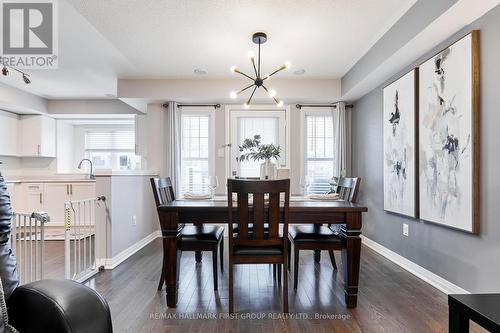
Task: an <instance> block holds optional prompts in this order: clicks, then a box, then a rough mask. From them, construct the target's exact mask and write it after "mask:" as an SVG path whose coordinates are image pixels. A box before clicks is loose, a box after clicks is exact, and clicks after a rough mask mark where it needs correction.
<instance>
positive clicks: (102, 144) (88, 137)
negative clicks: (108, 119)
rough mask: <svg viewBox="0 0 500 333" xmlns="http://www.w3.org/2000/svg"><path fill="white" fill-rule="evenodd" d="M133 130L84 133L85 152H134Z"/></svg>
mask: <svg viewBox="0 0 500 333" xmlns="http://www.w3.org/2000/svg"><path fill="white" fill-rule="evenodd" d="M134 149H135V133H134V131H133V130H111V131H105V130H91V131H87V132H86V133H85V150H95V151H98V150H106V151H114V150H134Z"/></svg>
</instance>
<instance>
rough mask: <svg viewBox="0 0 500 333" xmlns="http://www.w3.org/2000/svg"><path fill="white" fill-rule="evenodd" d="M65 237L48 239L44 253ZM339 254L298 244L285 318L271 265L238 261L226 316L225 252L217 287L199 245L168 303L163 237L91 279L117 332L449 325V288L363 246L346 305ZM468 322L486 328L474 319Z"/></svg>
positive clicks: (436, 328) (442, 328)
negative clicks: (351, 304) (353, 304)
mask: <svg viewBox="0 0 500 333" xmlns="http://www.w3.org/2000/svg"><path fill="white" fill-rule="evenodd" d="M62 243H63V242H59V243H56V244H53V245H52V246H51V247H49V248H50V250H48V251H47V255H49V253H50V252H52V251H56V250H57V248H58V247H59V244H62ZM226 245H227V242H226ZM57 253H59V251H57ZM226 253H227V252H226ZM336 256H337V263H338V265H339V272H335V271H333V269H332V266H331V263H330V259H329V257H328V254H327V253H326V252H323V253H322V258H321V263H320V264H315V263H314V260H313V253H312V251H302V252H301V258H300V268H299V285H298V290H297V292H294V291H293V290H290V293H289V306H290V318H288V319H286V320H285V319H283V318H281V316H283V315H282V314H281V300H282V297H281V294H280V290H281V288H280V287H279V286H278V285H277V284H275V282H274V281H273V272H272V267H271V266H269V265H244V266H243V265H241V266H236V268H235V276H234V281H235V289H234V293H235V310H236V311H237V312H238V313H237V314H235V316H237V317H235V318H237V319H238V320H230V319H228V314H227V308H228V289H227V277H228V274H227V269H228V266H227V257H226V258H225V259H226V262H225V271H224V272H223V273H220V274H219V292H218V293H217V292H214V291H213V283H212V265H211V260H212V258H211V254H210V253H204V255H203V262H202V264H198V265H197V264H196V263H195V259H194V252H185V253H184V254H183V256H182V262H181V275H180V276H181V278H180V288H179V291H180V294H179V303H178V307H177V309H168V308H167V307H166V299H165V289H163V290H162V291H161V292H158V291H156V287H157V284H158V278H159V274H160V267H161V242H160V240H159V239H157V240H155V241H154V242H152V243H150V244H149V245H147V246H146V247H145V248H143V249H142V250H141V251H139V252H138V253H136V254H135V255H134V256H132V257H131V258H129V259H128V260H126V261H125V262H123V263H122V264H121V265H119V266H118V267H116V268H115V269H114V270H106V271H103V272H101V273H99V274H98V275H96V276H95V277H94V278H92V279H90V280H89V281H88V282H87V283H86V284H87V285H89V286H91V287H92V288H95V289H96V290H98V291H99V292H100V293H102V295H103V296H104V297H105V298H106V299H107V300H108V302H109V305H110V308H111V314H112V317H113V325H114V331H115V332H183V333H184V332H391V333H392V332H419V333H420V332H447V326H448V305H447V296H446V295H445V294H443V293H442V292H440V291H439V290H437V289H435V288H433V287H431V286H430V285H428V284H427V283H425V282H423V281H422V280H420V279H418V278H416V277H415V276H413V275H412V274H410V273H408V272H407V271H405V270H404V269H402V268H400V267H399V266H397V265H395V264H393V263H392V262H390V261H389V260H387V259H385V258H383V257H382V256H380V255H379V254H377V253H375V252H373V251H372V250H370V249H369V248H367V247H364V246H363V248H362V254H361V260H362V262H361V272H360V274H361V275H360V294H359V298H358V307H357V308H355V309H346V308H345V306H344V295H343V289H342V288H343V287H342V286H343V284H342V270H343V267H342V264H341V263H342V260H340V256H339V253H338V252H336ZM60 260H61V259H57V258H56V256H54V257H53V258H52V265H53V266H52V268H54V269H55V271H54V272H52V273H50V274H54V275H55V274H56V273H57V271H58V268H56V267H58V266H59V262H60ZM61 269H62V266H61ZM290 279H291V277H290ZM290 281H291V280H290ZM196 316H201V317H199V318H198V319H196ZM207 318H208V320H206V319H207ZM471 328H472V330H471V331H473V332H484V331H482V330H481V329H479V328H478V326H477V325H474V324H473V325H472V326H471Z"/></svg>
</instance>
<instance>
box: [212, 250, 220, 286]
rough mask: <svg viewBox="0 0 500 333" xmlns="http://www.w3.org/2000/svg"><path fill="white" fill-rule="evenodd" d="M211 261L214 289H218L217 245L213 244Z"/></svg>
mask: <svg viewBox="0 0 500 333" xmlns="http://www.w3.org/2000/svg"><path fill="white" fill-rule="evenodd" d="M212 263H213V271H214V272H213V275H214V290H215V291H217V290H219V288H218V278H217V245H215V246H214V248H213V250H212Z"/></svg>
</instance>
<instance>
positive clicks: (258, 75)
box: [257, 38, 260, 78]
mask: <svg viewBox="0 0 500 333" xmlns="http://www.w3.org/2000/svg"><path fill="white" fill-rule="evenodd" d="M258 61H259V71H258V74H257V77H258V78H260V38H259V59H258Z"/></svg>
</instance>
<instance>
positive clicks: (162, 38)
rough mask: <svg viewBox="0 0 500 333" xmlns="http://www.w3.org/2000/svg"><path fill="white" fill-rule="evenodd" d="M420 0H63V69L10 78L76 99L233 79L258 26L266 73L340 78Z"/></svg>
mask: <svg viewBox="0 0 500 333" xmlns="http://www.w3.org/2000/svg"><path fill="white" fill-rule="evenodd" d="M415 1H416V0H308V1H305V0H273V1H269V0H203V1H200V0H178V1H171V0H170V1H161V0H142V1H139V0H106V1H102V0H62V1H59V20H60V21H59V69H56V70H32V71H30V74H32V82H33V83H32V84H31V85H28V86H26V85H24V84H23V83H22V81H21V80H20V78H17V77H14V75H11V76H10V77H8V78H2V79H1V80H0V82H4V83H7V84H10V85H13V86H16V87H18V88H21V89H23V90H26V91H29V92H32V93H35V94H37V95H40V96H42V97H46V98H49V99H58V98H65V99H67V98H113V97H114V95H115V94H116V82H117V79H118V78H141V79H153V78H198V77H201V78H229V77H231V76H234V75H235V74H232V73H230V71H229V67H230V66H231V65H237V66H239V67H240V68H241V69H242V70H243V71H247V72H251V69H252V68H251V65H250V62H249V61H248V59H247V51H249V50H251V49H254V50H256V48H255V45H254V44H252V42H251V35H252V34H253V33H254V32H256V31H264V32H266V33H267V34H268V42H267V43H266V44H265V45H264V46H263V49H262V52H263V68H264V72H267V71H270V70H273V69H274V68H276V67H278V66H279V65H280V64H282V63H283V62H284V61H285V60H288V61H291V62H292V69H291V70H289V71H288V72H287V73H283V76H285V77H286V76H288V77H290V78H297V79H299V78H309V79H311V78H323V79H324V78H329V79H330V78H331V79H339V78H341V77H342V76H343V75H344V74H345V73H346V72H347V71H348V70H349V69H350V68H351V67H352V66H353V65H354V64H355V63H356V61H357V60H359V58H360V57H361V56H362V55H363V54H365V53H366V51H368V50H369V48H370V47H371V46H372V45H373V44H374V43H375V42H376V41H377V40H378V39H379V38H380V37H381V36H382V35H383V34H384V33H385V32H386V31H387V30H388V29H389V28H390V27H391V26H392V25H393V24H394V23H395V22H396V21H397V19H399V18H400V17H401V15H403V14H404V13H405V12H406V11H407V10H408V9H409V7H410V6H411V5H413V4H414V3H415ZM197 68H199V69H203V70H204V71H206V72H207V74H206V75H203V76H196V75H195V74H194V73H193V70H194V69H197ZM301 69H304V70H305V73H304V74H303V75H301V76H298V75H294V74H293V72H294V71H296V70H301ZM280 75H282V74H280Z"/></svg>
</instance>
